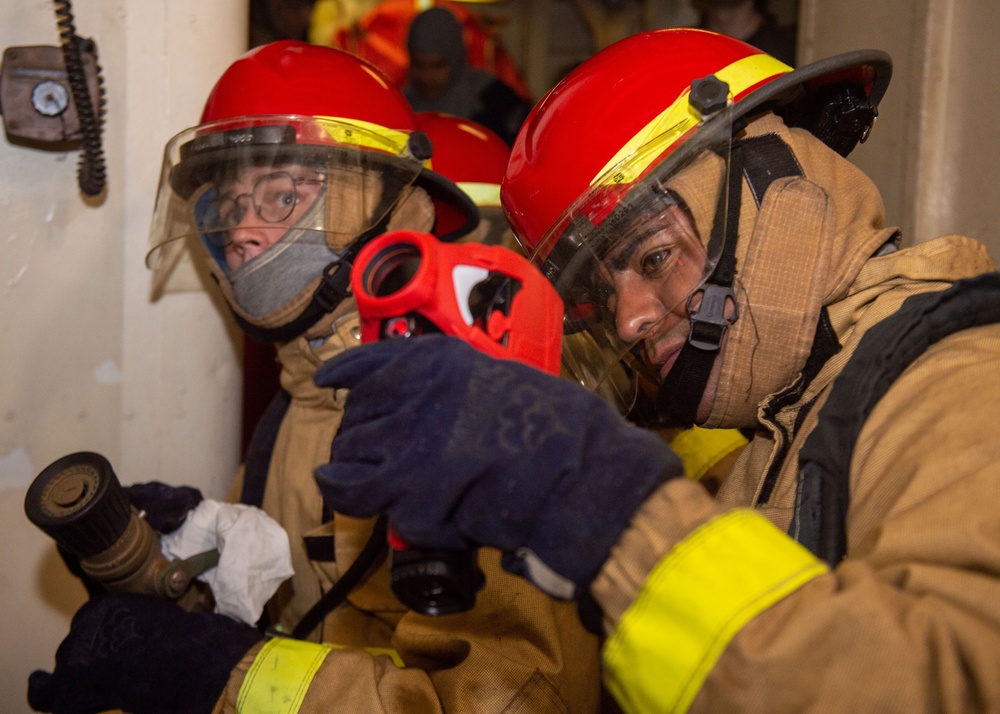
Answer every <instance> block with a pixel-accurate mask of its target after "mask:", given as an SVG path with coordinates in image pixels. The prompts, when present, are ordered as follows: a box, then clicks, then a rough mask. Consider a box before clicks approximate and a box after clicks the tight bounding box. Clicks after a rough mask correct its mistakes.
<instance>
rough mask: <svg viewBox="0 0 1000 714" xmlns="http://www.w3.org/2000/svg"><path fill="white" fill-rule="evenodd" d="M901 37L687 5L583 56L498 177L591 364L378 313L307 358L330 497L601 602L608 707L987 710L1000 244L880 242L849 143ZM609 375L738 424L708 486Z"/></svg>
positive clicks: (555, 591)
mask: <svg viewBox="0 0 1000 714" xmlns="http://www.w3.org/2000/svg"><path fill="white" fill-rule="evenodd" d="M891 67H892V66H891V61H890V59H889V57H888V56H887V55H886V54H885V53H883V52H880V51H876V50H860V51H856V52H851V53H847V54H844V55H838V56H835V57H831V58H828V59H825V60H821V61H819V62H816V63H813V64H809V65H806V66H803V67H801V68H798V69H795V70H793V69H792V68H791V67H789V66H787V65H785V64H783V63H781V62H779V61H778V60H776V59H774V58H773V57H770V56H769V55H767V54H765V53H762V52H761V51H759V50H757V49H755V48H753V47H751V46H749V45H747V44H744V43H742V42H739V41H738V40H735V39H733V38H730V37H726V36H724V35H718V34H715V33H710V32H707V31H700V30H691V29H668V30H658V31H653V32H650V33H643V34H639V35H636V36H633V37H630V38H626V39H624V40H622V41H620V42H619V43H616V44H614V45H611V46H610V47H608V48H606V49H605V50H602V51H601V52H599V53H598V54H596V55H595V56H593V57H592V58H591V59H589V60H588V61H586V62H584V63H583V64H582V65H580V66H579V67H578V68H577V69H576V70H574V71H573V72H572V73H570V74H569V75H568V76H567V77H566V78H564V79H563V80H562V81H561V82H560V83H559V84H558V85H557V86H556V87H555V88H554V89H553V90H552V91H551V92H550V93H549V94H548V95H547V96H546V97H544V98H543V99H542V100H541V101H540V103H539V104H538V105H537V106H536V107H535V110H534V111H533V113H532V115H531V116H529V117H528V119H527V121H526V123H525V125H524V127H523V128H522V131H521V133H520V134H519V136H518V139H517V141H516V142H515V145H514V148H513V153H512V156H511V160H510V163H509V166H508V170H507V173H506V176H505V178H504V182H503V189H502V200H503V205H504V208H505V211H506V214H507V216H508V218H509V219H510V223H511V225H512V227H513V229H514V232H515V234H516V235H517V236H518V239H519V240H520V241H521V242H522V243H523V244H525V245H526V247H528V248H529V250H530V251H531V254H532V255H533V256H534V258H535V262H536V264H537V265H538V266H539V268H540V270H541V271H542V272H543V273H544V274H545V275H546V276H547V277H548V278H549V280H550V281H551V282H552V283H553V284H554V285H555V286H556V288H557V289H558V291H559V293H560V295H562V297H563V300H564V303H565V306H566V314H565V329H566V331H567V332H568V333H570V334H572V335H578V336H583V337H580V338H579V339H578V341H579V342H581V343H584V344H587V345H589V352H588V354H589V355H590V360H589V361H584V360H578V361H577V363H576V364H577V365H578V366H579V367H580V371H579V375H580V379H581V381H584V382H585V383H586V384H588V385H589V386H591V389H592V390H593V392H597V394H595V393H593V392H592V391H588V390H587V389H584V388H581V387H580V385H578V384H573V383H572V382H570V381H569V380H566V379H559V378H554V377H552V376H550V375H545V374H542V373H540V372H538V371H537V370H532V369H530V368H527V367H525V366H523V365H519V364H515V363H513V362H509V361H503V360H496V359H492V358H490V357H488V356H486V355H483V354H482V353H478V352H476V351H474V350H472V349H471V348H469V346H468V345H466V344H464V343H462V342H460V341H458V340H455V339H453V338H450V337H445V336H427V337H422V338H420V339H417V340H412V341H409V342H405V341H400V342H397V343H393V344H389V343H379V344H373V345H365V346H364V347H362V348H361V349H358V350H354V351H352V352H350V353H348V354H345V355H341V356H340V357H338V358H336V359H334V360H331V361H330V362H329V363H327V364H326V365H324V366H323V367H322V368H320V370H319V372H318V373H317V382H318V383H320V384H324V385H327V386H336V387H338V388H347V389H350V390H351V391H350V395H349V397H348V400H347V407H346V410H345V414H344V420H343V423H342V425H341V430H340V433H339V434H338V436H337V439H336V440H335V441H334V442H333V445H332V449H331V460H330V462H329V463H328V464H327V465H325V466H323V467H321V468H320V469H318V471H317V481H318V483H319V486H320V489H321V490H322V491H323V493H324V496H325V498H326V499H327V500H328V501H329V502H330V503H332V504H334V505H335V506H336V507H337V508H338V509H340V510H341V511H343V512H346V513H351V514H353V515H355V516H366V515H371V514H373V513H377V512H383V513H386V514H388V517H389V518H390V519H391V520H392V521H393V523H395V524H398V528H399V532H400V534H401V535H402V536H403V537H404V538H407V539H409V540H410V541H411V542H413V543H419V544H420V545H422V546H424V547H440V548H471V547H475V546H477V545H489V546H493V547H497V548H499V549H500V550H501V551H502V552H503V559H502V563H503V566H504V567H505V568H506V569H507V570H509V571H510V572H514V573H518V574H520V575H523V576H524V577H525V578H527V579H529V580H530V581H532V582H533V583H535V584H536V585H537V586H538V587H539V588H540V589H543V590H544V591H545V592H548V593H549V594H551V595H552V596H553V597H554V598H557V599H563V600H571V599H578V600H580V601H581V602H586V601H590V600H593V601H595V602H596V603H597V604H598V605H599V606H600V609H601V611H602V612H603V623H604V627H605V630H606V633H607V640H606V641H605V642H604V644H603V646H602V658H603V663H604V679H605V681H606V683H607V684H608V686H609V688H610V689H611V691H612V692H613V694H614V696H615V697H616V699H617V701H618V702H619V703H620V704H621V706H622V708H623V709H624V710H625V711H627V712H664V711H692V712H719V711H725V712H741V711H748V712H753V711H759V712H765V711H766V712H803V711H821V712H841V711H842V712H858V711H877V712H907V713H911V712H939V711H983V710H992V709H995V708H996V706H997V703H998V702H1000V679H998V678H997V677H996V672H997V667H998V664H1000V528H998V525H997V523H998V521H997V516H996V510H997V509H996V505H997V493H998V490H997V483H998V480H997V479H998V478H1000V441H998V440H997V439H996V435H995V433H994V432H995V425H996V424H997V422H998V419H1000V406H998V403H1000V400H998V399H997V398H996V397H997V394H996V393H997V387H996V386H995V385H996V384H997V382H996V375H997V374H998V372H1000V324H998V323H1000V273H997V272H996V271H995V269H994V266H993V264H992V262H991V261H990V259H989V257H988V256H987V253H986V250H985V248H984V246H983V245H982V244H980V243H978V242H977V241H975V240H973V239H971V238H967V237H964V236H957V235H949V236H944V237H940V238H937V239H935V240H932V241H929V242H926V243H921V244H918V245H915V246H912V247H905V248H904V247H901V235H900V232H899V231H898V230H897V229H896V228H894V227H892V226H890V225H887V223H886V217H885V212H884V207H883V203H882V200H881V197H880V195H879V192H878V190H877V188H876V187H875V185H874V184H873V182H872V181H871V180H870V179H869V178H868V177H867V176H866V175H865V174H864V173H863V172H862V171H861V170H860V169H858V168H857V167H856V166H854V165H853V164H852V163H851V162H849V161H848V160H847V159H846V158H845V157H846V156H847V155H848V154H849V153H850V151H851V150H852V149H853V148H854V147H855V145H856V144H857V143H858V142H859V141H861V140H864V139H866V138H867V137H868V135H869V132H870V130H871V128H872V124H873V123H874V119H875V116H876V114H877V111H878V105H879V102H880V101H881V99H882V97H883V95H884V93H885V91H886V89H887V85H888V82H889V78H890V74H891ZM584 337H585V338H586V339H584ZM595 355H596V356H597V357H600V356H603V357H604V358H605V359H604V360H603V362H602V361H601V360H600V359H595V358H594V357H595ZM584 368H586V369H584ZM609 382H611V383H612V384H611V388H608V389H603V387H608V383H609ZM639 383H643V384H644V385H646V386H644V387H643V386H638V385H639ZM630 384H633V385H636V386H635V387H634V389H633V390H632V391H631V392H630V391H629V389H628V386H629V385H630ZM650 385H653V386H655V389H650V388H649V386H650ZM611 392H615V393H617V394H619V395H621V396H624V397H629V396H630V395H631V397H634V396H635V395H636V394H647V395H649V400H650V401H651V402H652V407H653V408H654V409H655V413H656V415H657V416H658V418H659V420H660V422H661V423H662V424H664V425H671V424H673V425H680V426H685V425H688V424H699V425H701V426H705V427H709V428H716V427H720V428H738V429H741V430H747V431H748V432H749V433H751V434H752V439H751V441H750V443H749V445H748V446H747V447H746V448H745V449H744V450H743V451H742V453H741V454H740V456H739V459H738V460H737V463H736V464H735V465H734V467H733V468H732V470H731V471H730V473H729V475H728V476H727V478H726V480H725V482H724V483H723V484H722V487H721V489H720V490H719V493H718V495H717V496H716V497H713V496H712V495H711V494H710V493H708V492H707V491H706V489H704V488H702V487H701V486H699V485H698V484H696V483H693V482H692V481H690V480H689V479H685V478H680V476H682V475H683V468H682V465H681V463H680V460H679V459H678V458H677V455H676V454H675V453H674V452H673V451H672V450H671V449H670V448H668V447H667V446H666V445H665V444H664V443H663V442H662V441H661V440H659V439H658V438H656V437H655V436H654V435H652V434H651V433H650V432H649V431H648V430H645V429H641V428H637V427H636V426H635V425H634V424H630V423H629V422H628V421H627V420H626V419H624V418H623V416H622V411H621V410H617V409H614V408H613V407H612V406H611V405H609V404H608V403H607V401H606V399H607V398H608V397H609V394H610V393H611ZM430 394H434V395H435V398H434V402H433V409H421V408H420V405H422V404H426V400H427V399H428V395H430ZM598 395H600V396H598ZM602 397H603V398H602ZM622 404H624V405H625V406H626V407H629V408H631V405H630V403H629V402H628V400H622V401H621V402H620V403H619V404H618V406H619V407H620V406H622ZM401 434H407V435H409V434H413V435H414V436H407V437H406V438H405V439H404V438H402V437H399V436H394V435H401ZM487 434H489V435H491V436H490V437H487V436H486V435H487ZM494 435H498V436H494ZM376 444H377V445H378V446H377V447H376V446H375V445H376ZM418 453H419V454H420V456H421V457H422V458H421V459H420V462H419V467H418V468H413V467H412V466H411V464H412V463H413V462H414V457H415V455H416V454H418ZM373 490H374V491H375V492H377V493H378V497H377V498H376V499H371V498H368V496H367V494H368V493H370V492H371V491H373Z"/></svg>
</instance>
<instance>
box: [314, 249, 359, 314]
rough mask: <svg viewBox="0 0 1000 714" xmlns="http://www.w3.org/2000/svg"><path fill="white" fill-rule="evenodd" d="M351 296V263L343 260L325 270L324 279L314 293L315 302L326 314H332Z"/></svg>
mask: <svg viewBox="0 0 1000 714" xmlns="http://www.w3.org/2000/svg"><path fill="white" fill-rule="evenodd" d="M350 294H351V263H350V261H347V260H344V259H343V258H341V259H340V260H337V261H334V262H333V263H330V264H329V265H328V266H326V268H324V269H323V279H322V280H321V281H320V284H319V286H318V287H317V288H316V292H315V293H313V302H314V303H316V304H317V305H319V307H320V308H321V309H322V310H323V311H324V312H332V311H333V309H334V308H336V307H337V305H339V304H340V303H341V302H342V301H343V300H344V298H346V297H349V296H350Z"/></svg>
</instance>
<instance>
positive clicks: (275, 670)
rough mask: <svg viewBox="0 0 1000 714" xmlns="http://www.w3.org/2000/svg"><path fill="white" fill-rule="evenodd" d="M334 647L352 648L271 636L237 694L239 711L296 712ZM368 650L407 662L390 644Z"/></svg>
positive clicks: (398, 663)
mask: <svg viewBox="0 0 1000 714" xmlns="http://www.w3.org/2000/svg"><path fill="white" fill-rule="evenodd" d="M334 649H348V648H347V646H346V645H331V644H326V643H323V644H317V643H316V642H306V641H303V640H296V639H292V638H290V637H275V638H274V639H271V640H269V641H268V642H267V643H265V645H264V646H263V647H262V648H261V650H260V652H258V653H257V656H256V657H254V660H253V664H251V665H250V669H249V670H247V674H246V677H245V678H244V680H243V684H242V685H241V686H240V692H239V694H238V695H237V697H236V711H238V712H240V714H265V713H266V714H296V712H298V711H299V708H300V707H301V706H302V701H303V699H305V696H306V692H307V691H308V690H309V685H310V684H312V680H313V677H314V676H316V672H317V671H318V670H319V668H320V665H321V664H323V660H325V659H326V656H327V655H328V654H329V653H330V651H331V650H334ZM364 650H365V651H366V652H368V653H369V654H370V655H372V656H375V657H377V656H379V655H384V656H386V657H389V659H391V660H392V661H393V663H394V664H395V665H396V666H397V667H399V668H401V669H402V668H405V666H406V665H405V664H403V660H402V658H401V657H400V656H399V653H398V652H396V650H393V649H389V648H387V647H365V648H364Z"/></svg>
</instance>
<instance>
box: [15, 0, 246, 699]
mask: <svg viewBox="0 0 1000 714" xmlns="http://www.w3.org/2000/svg"><path fill="white" fill-rule="evenodd" d="M74 11H75V21H76V29H77V33H78V34H79V35H81V36H83V37H92V38H94V39H95V40H96V41H97V44H98V50H99V55H100V60H101V64H102V65H103V67H104V75H105V88H106V97H107V117H106V123H105V156H106V161H107V166H108V189H107V193H106V195H105V196H104V198H103V200H99V201H92V200H86V199H85V198H84V197H83V195H82V194H81V193H80V192H79V191H78V189H77V185H76V164H77V159H78V156H79V154H78V153H76V152H74V153H50V152H46V151H41V150H37V149H30V148H25V147H23V146H17V145H14V144H12V143H9V142H8V141H7V140H6V139H5V138H3V137H0V375H2V376H0V602H2V603H3V604H4V612H3V616H2V617H0V642H3V647H2V648H0V711H3V712H5V713H9V714H18V713H20V712H28V711H29V709H28V706H27V702H26V699H25V692H26V681H27V676H28V674H29V672H30V671H32V670H33V669H35V668H39V667H41V668H51V666H52V662H53V655H54V653H55V650H56V647H57V646H58V644H59V642H60V641H61V639H62V638H63V636H64V635H65V633H66V631H67V630H68V627H69V618H70V616H71V615H72V613H73V612H74V611H75V610H76V608H77V607H78V606H79V605H80V603H82V602H83V600H84V591H83V588H82V586H80V585H79V584H78V583H77V582H76V581H75V580H73V579H72V578H71V577H70V576H69V575H68V574H66V573H65V572H64V569H63V567H62V564H61V561H60V560H59V558H58V555H57V554H56V552H55V549H54V546H53V545H52V543H51V541H49V540H48V538H47V537H46V536H45V535H44V534H42V533H41V532H40V531H38V530H37V529H36V528H35V527H34V526H33V525H32V524H31V523H30V522H29V521H28V520H27V519H26V518H25V516H24V512H23V502H24V495H25V491H26V488H27V485H28V483H29V482H30V481H31V480H32V479H33V478H34V476H35V475H36V474H37V473H38V472H39V471H41V469H43V468H44V467H45V466H46V465H48V464H49V463H51V462H52V461H53V460H55V459H56V458H58V457H60V456H63V455H65V454H67V453H70V452H73V451H78V450H92V451H98V452H100V453H103V454H104V455H105V456H107V457H108V458H109V459H110V461H111V463H112V464H113V465H114V467H115V470H116V471H117V473H118V474H119V476H120V477H121V479H122V481H124V482H126V483H128V482H134V481H148V480H154V479H156V480H161V481H165V482H168V483H187V484H192V485H196V486H199V487H200V488H202V490H203V491H204V492H205V493H206V494H207V495H210V496H213V497H220V496H221V495H222V493H223V490H224V487H225V485H226V484H227V483H228V481H229V479H230V478H231V477H232V473H233V470H234V468H235V466H236V463H237V458H238V455H237V451H238V437H239V406H240V405H239V394H240V379H239V367H238V355H237V350H238V347H237V345H238V344H239V343H238V342H237V341H236V340H234V339H233V337H232V336H231V333H230V331H229V327H228V325H227V321H226V319H225V318H224V317H223V315H225V312H224V311H220V310H219V309H218V308H217V306H216V305H214V304H213V302H212V300H211V299H210V298H209V297H208V295H207V294H206V293H204V292H201V291H198V292H189V293H170V294H168V295H166V296H165V297H164V298H162V299H161V300H159V301H158V302H156V303H152V302H151V301H150V299H149V284H150V276H149V273H148V271H147V270H146V268H145V265H144V255H145V251H146V243H147V236H148V230H149V222H150V216H151V214H152V207H153V200H154V197H155V190H156V185H157V182H158V179H159V169H160V161H161V156H162V152H163V145H164V144H165V143H166V141H167V139H168V138H169V137H170V136H171V135H173V134H174V133H176V132H178V131H180V130H181V129H184V128H185V127H187V126H190V125H192V124H195V123H197V120H198V117H199V115H200V111H201V106H202V104H203V103H204V100H205V98H206V97H207V95H208V92H209V90H210V88H211V86H212V84H213V83H214V81H215V79H216V78H217V77H218V75H219V74H220V73H221V72H222V70H223V69H224V68H225V67H226V66H227V65H228V64H229V63H230V62H231V61H232V60H233V59H234V58H235V57H236V56H238V55H239V54H240V53H241V52H242V51H243V50H244V49H245V43H246V39H245V38H246V2H245V0H214V1H213V2H208V3H206V2H200V1H198V0H91V1H90V2H78V3H77V4H76V6H75V7H74ZM38 44H41V45H56V44H58V33H57V29H56V23H55V15H54V3H53V2H51V1H50V0H4V2H3V3H0V50H2V49H5V48H7V47H11V46H23V45H38Z"/></svg>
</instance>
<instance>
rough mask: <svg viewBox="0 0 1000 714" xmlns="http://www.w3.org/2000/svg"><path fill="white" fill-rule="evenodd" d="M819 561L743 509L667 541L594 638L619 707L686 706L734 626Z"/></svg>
mask: <svg viewBox="0 0 1000 714" xmlns="http://www.w3.org/2000/svg"><path fill="white" fill-rule="evenodd" d="M827 570H828V568H827V566H826V565H825V564H824V563H823V562H821V561H820V560H818V559H817V558H816V557H814V556H813V555H812V554H811V553H810V552H809V551H808V550H806V549H805V548H803V547H802V546H801V545H799V544H798V543H796V542H795V541H794V540H792V539H791V538H789V537H788V536H787V535H786V534H784V533H782V532H781V530H779V529H778V528H777V527H776V526H774V525H773V524H772V523H771V522H770V521H768V520H767V519H765V518H764V517H763V516H761V515H759V514H758V513H755V512H754V511H750V510H743V509H741V510H736V511H730V512H728V513H726V514H724V515H722V516H719V517H718V518H715V519H713V520H711V521H709V522H708V523H706V524H705V525H703V526H702V527H701V528H699V529H698V530H696V531H695V532H694V533H692V534H691V535H690V536H688V537H687V538H686V539H685V540H684V541H682V542H681V543H679V544H678V545H677V546H675V547H674V548H673V550H671V551H670V552H669V553H668V554H667V555H666V557H664V558H663V560H661V561H660V562H659V563H658V564H657V566H656V567H655V568H654V569H653V571H652V572H651V573H650V574H649V577H648V578H647V579H646V583H645V584H644V585H643V588H642V591H641V592H640V593H639V596H638V597H637V598H636V600H635V602H634V603H632V605H631V607H630V608H629V609H628V610H627V611H626V612H625V614H624V615H623V616H622V619H621V621H620V622H619V624H618V627H617V629H616V631H615V632H614V634H613V635H612V636H611V638H610V639H609V640H608V642H607V643H606V644H605V646H604V653H603V656H604V663H605V666H606V670H605V681H606V682H607V684H608V688H609V689H610V690H611V692H612V694H614V696H615V698H616V699H617V700H618V702H619V704H621V705H622V707H623V709H624V710H625V711H626V712H629V714H637V713H638V712H677V711H686V710H687V708H688V707H689V706H690V705H691V702H692V701H693V700H694V698H695V695H697V693H698V692H699V690H700V689H701V686H702V684H703V683H704V681H705V678H706V677H707V676H708V673H709V672H710V671H711V669H712V667H714V666H715V663H716V661H717V660H718V659H719V657H720V656H721V654H722V651H723V650H724V649H725V648H726V646H727V645H728V644H729V642H730V640H732V638H733V637H734V636H735V635H736V633H737V632H739V631H740V629H741V628H742V627H743V626H744V625H745V624H746V623H747V622H749V621H750V620H752V619H753V618H754V617H756V616H757V615H758V614H760V613H761V612H763V611H764V610H766V609H767V608H769V607H771V606H772V605H773V604H774V603H776V602H778V601H779V600H781V599H782V598H784V597H786V596H787V595H789V594H790V593H792V592H794V591H795V590H797V589H798V588H799V587H801V586H802V585H804V584H805V583H807V582H808V581H810V580H812V579H813V578H815V577H817V576H818V575H821V574H823V573H825V572H827Z"/></svg>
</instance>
